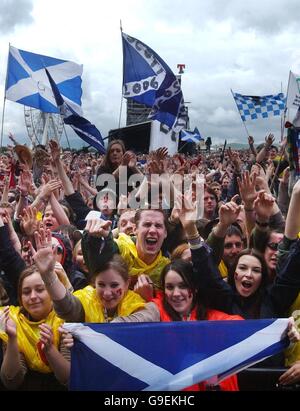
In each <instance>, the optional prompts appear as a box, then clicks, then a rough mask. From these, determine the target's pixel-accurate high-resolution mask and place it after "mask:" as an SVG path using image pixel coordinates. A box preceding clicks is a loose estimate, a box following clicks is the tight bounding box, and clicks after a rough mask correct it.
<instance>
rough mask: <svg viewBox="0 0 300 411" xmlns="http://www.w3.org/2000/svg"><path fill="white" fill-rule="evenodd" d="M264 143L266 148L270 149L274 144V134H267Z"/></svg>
mask: <svg viewBox="0 0 300 411" xmlns="http://www.w3.org/2000/svg"><path fill="white" fill-rule="evenodd" d="M265 141H266V145H267V147H268V148H269V147H271V145H272V144H273V143H274V141H275V137H274V134H271V133H270V134H269V135H268V136H266V137H265Z"/></svg>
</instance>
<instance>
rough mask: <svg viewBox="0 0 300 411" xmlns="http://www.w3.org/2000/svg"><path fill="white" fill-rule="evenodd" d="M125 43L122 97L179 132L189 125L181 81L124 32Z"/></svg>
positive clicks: (157, 56) (149, 50)
mask: <svg viewBox="0 0 300 411" xmlns="http://www.w3.org/2000/svg"><path fill="white" fill-rule="evenodd" d="M122 41H123V96H124V97H125V98H131V99H133V100H134V101H136V102H138V103H141V104H144V105H146V106H147V107H150V108H151V109H152V110H151V112H150V115H149V117H150V118H151V119H153V120H158V121H159V122H160V123H163V124H165V125H167V126H168V127H169V128H170V129H172V130H174V131H175V132H180V130H181V129H182V128H184V127H185V124H186V117H185V109H184V99H183V94H182V91H181V85H180V81H179V80H178V79H177V77H176V76H175V74H174V73H173V72H172V70H171V69H170V67H169V66H168V65H167V64H166V63H165V62H164V61H163V59H162V58H161V57H159V55H158V54H156V53H155V51H153V50H152V49H151V48H150V47H148V46H147V45H146V44H144V43H142V42H141V41H140V40H138V39H136V38H134V37H131V36H129V35H128V34H125V33H122Z"/></svg>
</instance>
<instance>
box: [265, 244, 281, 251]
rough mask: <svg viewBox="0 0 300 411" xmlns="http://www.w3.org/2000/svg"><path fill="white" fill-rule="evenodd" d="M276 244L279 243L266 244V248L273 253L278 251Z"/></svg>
mask: <svg viewBox="0 0 300 411" xmlns="http://www.w3.org/2000/svg"><path fill="white" fill-rule="evenodd" d="M278 244H279V243H268V244H267V246H268V247H269V248H270V249H271V250H273V251H277V250H278Z"/></svg>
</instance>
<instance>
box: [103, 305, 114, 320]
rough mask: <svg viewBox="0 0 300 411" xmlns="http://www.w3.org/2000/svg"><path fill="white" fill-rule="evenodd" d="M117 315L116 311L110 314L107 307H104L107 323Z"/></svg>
mask: <svg viewBox="0 0 300 411" xmlns="http://www.w3.org/2000/svg"><path fill="white" fill-rule="evenodd" d="M115 316H116V313H114V314H113V315H108V312H107V309H106V308H104V322H105V323H110V322H111V321H112V320H113V319H114V317H115Z"/></svg>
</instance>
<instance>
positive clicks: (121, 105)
mask: <svg viewBox="0 0 300 411" xmlns="http://www.w3.org/2000/svg"><path fill="white" fill-rule="evenodd" d="M120 30H121V41H122V48H123V37H122V34H123V28H122V20H120ZM123 59H124V52H123ZM123 84H124V61H123V81H122V90H121V103H120V113H119V125H118V128H120V127H121V117H122V108H123Z"/></svg>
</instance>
